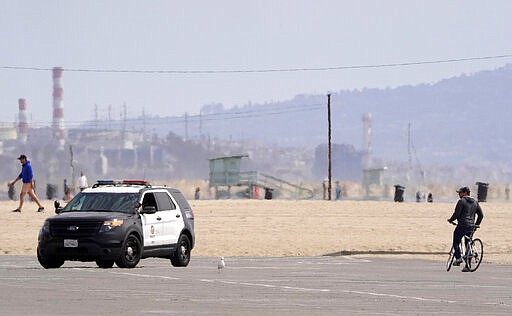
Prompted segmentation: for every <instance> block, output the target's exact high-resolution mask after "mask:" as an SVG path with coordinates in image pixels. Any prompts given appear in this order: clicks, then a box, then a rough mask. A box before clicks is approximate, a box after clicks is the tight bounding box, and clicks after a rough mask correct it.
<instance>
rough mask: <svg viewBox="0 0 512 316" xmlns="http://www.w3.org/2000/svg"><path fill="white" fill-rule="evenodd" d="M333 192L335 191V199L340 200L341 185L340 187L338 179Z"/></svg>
mask: <svg viewBox="0 0 512 316" xmlns="http://www.w3.org/2000/svg"><path fill="white" fill-rule="evenodd" d="M335 192H336V200H340V199H341V187H340V182H339V181H336V189H335Z"/></svg>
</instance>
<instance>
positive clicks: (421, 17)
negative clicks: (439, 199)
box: [0, 0, 512, 125]
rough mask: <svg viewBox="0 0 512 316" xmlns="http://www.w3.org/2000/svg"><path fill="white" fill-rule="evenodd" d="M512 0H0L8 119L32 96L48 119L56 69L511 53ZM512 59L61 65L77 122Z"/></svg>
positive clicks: (392, 83) (432, 74) (384, 83)
mask: <svg viewBox="0 0 512 316" xmlns="http://www.w3.org/2000/svg"><path fill="white" fill-rule="evenodd" d="M511 12H512V1H509V0H503V1H468V0H465V1H446V0H442V1H432V0H429V1H411V0H387V1H384V0H382V1H341V0H331V1H325V0H324V1H322V0H314V1H313V0H311V1H300V0H286V1H278V0H268V1H236V0H232V1H228V0H216V1H130V0H119V1H117V0H116V1H91V0H89V1H78V0H77V1H64V0H62V1H50V0H47V1H39V0H33V1H12V0H0V40H1V42H2V45H1V49H0V67H2V68H0V86H1V88H0V108H1V111H0V122H13V121H14V120H15V119H16V118H17V113H18V105H17V100H18V98H25V99H26V100H27V105H28V112H29V116H30V118H31V120H32V121H33V122H34V123H40V124H49V123H50V122H51V120H52V79H51V78H52V75H51V71H49V70H44V71H41V70H12V69H6V68H5V67H29V68H52V67H54V66H61V67H63V68H68V69H84V70H137V71H198V70H199V71H203V70H206V71H226V70H271V69H290V68H322V67H343V66H359V65H377V64H391V63H407V62H422V61H434V60H447V59H459V58H469V57H484V56H495V55H506V54H512V41H511V39H512V25H511V24H512V23H511V22H510V21H512V20H511V19H510V13H511ZM507 63H512V58H510V57H509V58H502V59H491V60H477V61H466V62H458V63H440V64H426V65H415V66H405V67H383V68H364V69H345V70H329V71H296V72H263V73H210V74H197V73H196V74H190V73H188V74H187V73H130V72H128V73H105V72H95V71H88V72H73V71H65V72H64V77H63V84H64V115H65V120H66V121H67V122H68V124H69V125H72V124H74V123H75V122H77V121H82V120H87V119H92V118H93V117H94V105H95V104H96V105H97V106H98V109H99V112H98V115H99V117H100V118H103V119H105V118H106V117H107V108H108V106H109V105H111V106H112V118H114V119H118V118H119V117H120V112H121V105H122V104H123V103H124V102H125V103H126V105H127V108H128V116H129V117H135V116H139V115H140V114H141V113H142V109H143V108H144V110H145V112H146V113H148V114H152V115H156V114H158V115H161V116H166V115H182V114H184V113H185V112H188V113H189V114H197V113H199V110H200V108H201V106H202V105H204V104H208V103H223V104H224V106H225V107H226V108H231V107H233V106H235V105H244V104H247V103H248V102H252V103H263V102H266V101H284V100H288V99H291V98H293V97H294V96H295V95H297V94H311V93H319V94H325V93H327V92H328V91H339V90H345V89H361V88H364V87H380V88H385V87H396V86H398V85H404V84H417V83H433V82H436V81H439V80H441V79H443V78H449V77H453V76H458V75H460V74H462V73H466V74H470V73H474V72H477V71H480V70H484V69H495V68H498V67H501V66H503V65H505V64H507Z"/></svg>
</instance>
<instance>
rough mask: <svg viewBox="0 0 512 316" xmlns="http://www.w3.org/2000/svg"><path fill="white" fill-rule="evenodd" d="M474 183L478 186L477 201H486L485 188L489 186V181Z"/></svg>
mask: <svg viewBox="0 0 512 316" xmlns="http://www.w3.org/2000/svg"><path fill="white" fill-rule="evenodd" d="M475 184H476V185H477V186H478V194H477V198H478V202H487V189H488V188H489V183H484V182H477V183H475Z"/></svg>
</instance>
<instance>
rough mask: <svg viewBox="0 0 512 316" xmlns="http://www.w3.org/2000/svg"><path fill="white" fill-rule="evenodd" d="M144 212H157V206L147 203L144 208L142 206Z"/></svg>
mask: <svg viewBox="0 0 512 316" xmlns="http://www.w3.org/2000/svg"><path fill="white" fill-rule="evenodd" d="M141 213H142V214H154V213H156V207H155V206H152V205H145V206H144V207H143V208H142V212H141Z"/></svg>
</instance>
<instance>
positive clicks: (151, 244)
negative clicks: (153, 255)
mask: <svg viewBox="0 0 512 316" xmlns="http://www.w3.org/2000/svg"><path fill="white" fill-rule="evenodd" d="M141 204H142V207H143V208H144V206H153V207H155V208H156V212H155V213H153V214H147V213H145V214H141V216H140V217H141V221H142V232H143V234H144V248H147V249H151V248H155V247H160V246H162V245H163V244H164V241H165V237H164V231H163V226H164V225H163V220H162V216H161V214H159V213H160V212H159V210H158V204H157V201H156V197H155V195H154V194H153V192H145V193H144V195H143V196H142V202H141Z"/></svg>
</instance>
